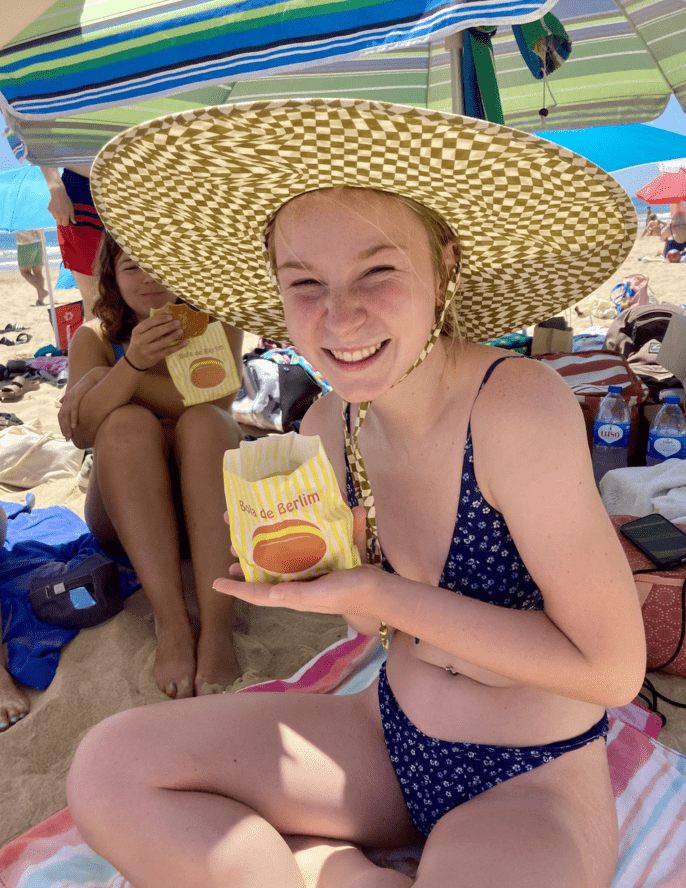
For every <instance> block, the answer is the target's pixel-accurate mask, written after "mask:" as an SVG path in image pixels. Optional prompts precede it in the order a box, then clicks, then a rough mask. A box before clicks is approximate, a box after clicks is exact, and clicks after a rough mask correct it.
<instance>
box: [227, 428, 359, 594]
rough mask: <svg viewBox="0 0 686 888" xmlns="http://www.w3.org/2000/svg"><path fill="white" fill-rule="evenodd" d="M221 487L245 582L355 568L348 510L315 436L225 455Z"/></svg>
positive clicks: (247, 446) (248, 444)
mask: <svg viewBox="0 0 686 888" xmlns="http://www.w3.org/2000/svg"><path fill="white" fill-rule="evenodd" d="M224 488H225V492H226V508H227V511H228V515H229V526H230V528H231V542H232V544H233V547H234V549H235V550H236V554H237V555H238V559H239V561H240V563H241V567H242V568H243V575H244V576H245V579H246V581H247V582H249V583H279V582H282V581H284V580H305V579H311V578H312V577H317V576H320V575H321V574H325V573H330V572H332V571H334V570H346V569H348V568H352V567H358V566H359V564H360V558H359V554H358V552H357V548H356V547H355V546H354V545H353V537H352V533H353V519H352V512H351V510H350V507H349V506H348V505H347V503H345V502H344V501H343V498H342V496H341V491H340V489H339V487H338V482H337V481H336V476H335V474H334V471H333V468H332V466H331V463H330V462H329V460H328V458H327V456H326V453H325V452H324V448H323V446H322V442H321V440H320V438H319V436H318V435H312V436H303V435H298V434H296V433H295V432H289V433H288V434H286V435H270V436H266V437H264V438H258V439H257V440H256V441H241V444H240V447H238V448H237V449H234V450H227V451H226V453H225V454H224Z"/></svg>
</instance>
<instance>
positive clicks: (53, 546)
mask: <svg viewBox="0 0 686 888" xmlns="http://www.w3.org/2000/svg"><path fill="white" fill-rule="evenodd" d="M2 506H3V507H4V509H5V511H6V512H7V513H8V515H11V514H12V513H13V512H16V507H17V504H16V503H9V502H4V503H2ZM94 554H99V555H105V553H104V552H103V550H102V549H101V547H100V546H99V545H98V543H97V541H96V539H95V537H93V535H92V534H91V533H90V531H89V530H88V527H87V526H86V525H85V524H84V522H83V521H82V520H81V519H80V518H79V517H78V515H75V514H74V513H73V512H72V511H70V510H69V509H67V508H65V507H64V506H50V507H49V508H47V509H34V510H33V511H32V512H30V513H28V512H20V513H19V514H16V515H15V516H14V517H12V518H11V519H10V520H9V521H8V524H7V540H6V542H5V544H4V546H3V547H2V549H0V601H1V603H2V627H3V642H4V643H5V644H6V646H7V661H8V671H9V672H10V674H11V675H12V676H13V677H14V678H15V679H17V681H20V682H21V683H22V684H24V685H27V687H30V688H39V689H40V690H45V688H47V687H48V685H49V684H50V682H51V681H52V679H53V678H54V675H55V671H56V669H57V664H58V662H59V652H60V649H61V648H62V647H64V645H65V644H66V643H67V642H68V641H70V640H71V639H72V638H73V637H74V636H75V635H76V631H77V630H74V629H63V628H61V627H59V626H50V625H48V624H47V623H43V622H41V621H40V620H39V619H38V618H37V617H36V615H35V614H34V612H33V609H32V608H31V604H30V602H29V590H30V586H31V580H32V578H33V577H35V576H39V575H43V576H45V573H46V562H58V563H61V564H63V565H65V569H69V568H70V567H74V566H76V565H77V564H80V563H82V562H83V561H84V560H85V559H86V558H88V557H89V556H91V555H94ZM114 560H115V561H116V563H117V565H118V570H119V580H120V584H121V597H122V598H126V597H128V596H129V595H131V593H133V592H135V591H136V589H138V588H139V586H140V583H139V582H138V578H137V576H136V574H135V572H134V570H133V568H132V567H131V565H130V563H129V562H128V561H127V560H126V559H125V558H116V559H114Z"/></svg>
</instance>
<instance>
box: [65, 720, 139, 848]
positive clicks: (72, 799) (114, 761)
mask: <svg viewBox="0 0 686 888" xmlns="http://www.w3.org/2000/svg"><path fill="white" fill-rule="evenodd" d="M135 716H136V710H133V711H131V712H122V713H118V714H117V715H114V716H111V717H110V718H108V719H106V720H105V721H103V722H100V723H99V724H97V725H95V726H94V727H93V728H91V729H90V731H89V732H88V733H87V734H86V736H85V737H84V738H83V740H82V741H81V743H80V744H79V747H78V749H77V750H76V754H75V756H74V760H73V762H72V765H71V768H70V771H69V775H68V777H67V802H68V805H69V809H70V811H71V814H72V817H73V818H74V822H75V823H76V824H77V825H78V826H79V829H81V831H82V834H83V835H84V838H86V839H90V837H91V836H92V834H93V832H92V830H93V829H95V828H96V827H97V825H98V824H100V823H102V822H104V820H106V819H108V818H111V819H112V820H114V821H116V819H117V818H118V816H119V814H120V809H121V808H122V807H125V806H126V801H125V797H126V794H127V791H128V789H129V787H133V786H134V785H138V786H140V785H141V784H140V782H139V781H140V780H141V779H144V773H143V774H140V773H137V772H138V771H139V770H140V763H141V756H140V754H139V750H138V748H137V747H138V743H137V742H136V741H135V732H134V731H133V724H135ZM143 772H144V769H143Z"/></svg>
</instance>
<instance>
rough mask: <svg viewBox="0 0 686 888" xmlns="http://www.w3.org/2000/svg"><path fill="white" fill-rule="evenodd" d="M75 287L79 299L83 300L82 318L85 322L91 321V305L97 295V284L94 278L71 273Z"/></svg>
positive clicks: (78, 272)
mask: <svg viewBox="0 0 686 888" xmlns="http://www.w3.org/2000/svg"><path fill="white" fill-rule="evenodd" d="M72 274H73V275H74V280H75V281H76V286H77V287H78V288H79V292H80V293H81V298H82V299H83V318H84V320H85V321H92V320H93V303H94V302H95V298H96V296H97V295H98V282H97V279H96V278H95V277H92V276H91V275H89V274H83V273H82V272H80V271H73V270H72Z"/></svg>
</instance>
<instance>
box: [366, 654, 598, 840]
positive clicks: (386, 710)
mask: <svg viewBox="0 0 686 888" xmlns="http://www.w3.org/2000/svg"><path fill="white" fill-rule="evenodd" d="M379 709H380V711H381V721H382V724H383V733H384V740H385V742H386V749H387V751H388V756H389V758H390V760H391V764H392V765H393V769H394V771H395V773H396V775H397V777H398V783H399V784H400V789H401V790H402V793H403V798H404V799H405V804H406V806H407V811H408V813H409V815H410V820H411V821H412V823H413V825H414V828H415V829H416V830H417V831H418V832H420V833H421V834H422V835H423V836H425V837H426V836H428V835H429V833H430V832H431V830H432V829H433V828H434V826H435V825H436V824H437V823H438V821H439V820H440V819H441V817H443V815H444V814H447V813H448V812H449V811H452V810H453V808H457V807H458V805H462V804H464V802H468V801H469V800H470V799H473V798H474V797H475V796H478V795H480V794H481V793H482V792H486V790H487V789H491V787H493V786H496V785H497V784H498V783H504V782H505V781H506V780H509V779H510V778H511V777H516V776H517V775H518V774H523V773H524V772H525V771H533V769H534V768H538V767H539V766H540V765H544V764H545V763H546V762H552V761H553V760H554V759H556V758H559V757H560V756H561V755H564V754H565V752H571V751H572V750H573V749H581V747H582V746H586V744H587V743H591V742H592V741H593V740H597V739H598V738H600V737H606V736H607V728H608V718H607V714H605V715H603V717H602V718H601V719H600V721H599V722H597V723H596V724H595V725H593V727H591V728H589V730H588V731H585V732H584V733H583V734H579V735H578V736H577V737H572V738H571V739H569V740H558V741H557V742H555V743H549V744H547V745H545V746H522V747H517V746H487V745H485V744H482V743H459V742H458V743H449V742H448V741H446V740H439V739H438V738H436V737H429V736H427V735H426V734H424V733H422V731H420V730H419V728H418V727H417V726H416V725H414V724H413V723H412V722H411V721H410V720H409V718H408V717H407V716H406V715H405V713H404V712H403V711H402V709H401V708H400V706H399V705H398V701H397V700H396V699H395V696H394V695H393V691H392V690H391V686H390V685H389V684H388V679H387V678H386V664H385V663H383V664H382V666H381V669H380V671H379Z"/></svg>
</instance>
